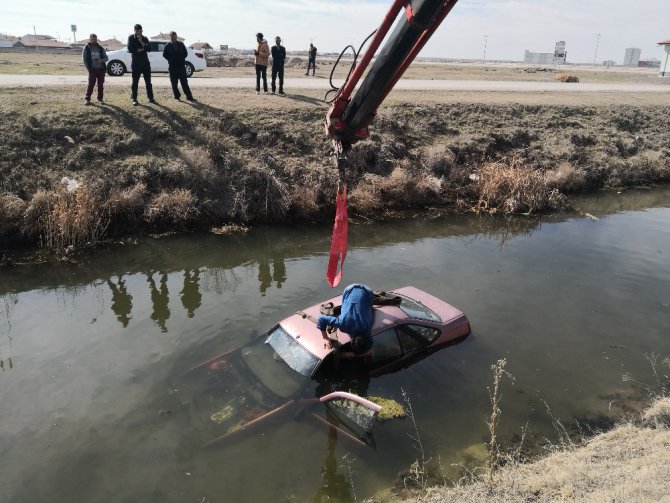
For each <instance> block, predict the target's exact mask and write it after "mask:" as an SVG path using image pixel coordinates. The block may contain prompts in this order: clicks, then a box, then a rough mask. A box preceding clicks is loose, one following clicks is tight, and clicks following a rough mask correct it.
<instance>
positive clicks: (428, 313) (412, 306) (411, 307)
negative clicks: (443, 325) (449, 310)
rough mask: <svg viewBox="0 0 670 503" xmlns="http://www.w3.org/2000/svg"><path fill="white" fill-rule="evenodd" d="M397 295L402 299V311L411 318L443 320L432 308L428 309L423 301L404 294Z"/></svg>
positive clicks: (400, 306)
mask: <svg viewBox="0 0 670 503" xmlns="http://www.w3.org/2000/svg"><path fill="white" fill-rule="evenodd" d="M396 295H398V297H400V298H401V299H402V300H401V301H400V305H399V306H398V307H399V308H400V309H402V311H403V312H404V313H405V314H406V315H407V316H409V317H410V318H416V319H417V320H426V321H442V320H440V317H439V316H438V315H437V314H435V313H434V312H433V311H432V310H431V309H428V308H427V307H426V306H424V305H423V304H422V303H421V302H418V301H416V300H414V299H410V298H409V297H405V296H404V295H400V294H396Z"/></svg>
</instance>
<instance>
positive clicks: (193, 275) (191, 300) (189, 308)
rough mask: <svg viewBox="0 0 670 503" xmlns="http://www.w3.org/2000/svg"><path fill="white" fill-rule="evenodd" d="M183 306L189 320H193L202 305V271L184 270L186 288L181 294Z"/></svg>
mask: <svg viewBox="0 0 670 503" xmlns="http://www.w3.org/2000/svg"><path fill="white" fill-rule="evenodd" d="M180 295H181V304H182V305H183V306H184V309H186V314H187V315H188V317H189V318H193V316H194V315H195V310H196V309H198V308H199V307H200V305H201V304H202V294H201V293H200V269H194V270H191V269H185V270H184V288H182V290H181V292H180Z"/></svg>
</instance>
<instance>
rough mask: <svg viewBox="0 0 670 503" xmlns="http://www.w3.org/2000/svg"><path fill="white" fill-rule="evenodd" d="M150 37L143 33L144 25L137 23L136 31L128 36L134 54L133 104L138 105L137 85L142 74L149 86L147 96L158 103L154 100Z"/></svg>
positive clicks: (152, 101)
mask: <svg viewBox="0 0 670 503" xmlns="http://www.w3.org/2000/svg"><path fill="white" fill-rule="evenodd" d="M149 51H151V45H149V39H148V38H147V37H145V36H143V35H142V25H141V24H136V25H135V33H134V34H132V35H130V36H129V37H128V52H129V53H130V54H132V65H131V68H132V73H133V83H132V85H131V87H130V90H131V97H132V99H133V106H137V104H138V102H137V86H138V84H139V82H140V76H143V77H144V84H145V85H146V87H147V97H148V98H149V102H150V103H156V100H154V90H153V87H152V86H151V64H150V63H149V54H148V53H149Z"/></svg>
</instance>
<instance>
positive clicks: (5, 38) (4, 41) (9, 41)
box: [0, 34, 18, 47]
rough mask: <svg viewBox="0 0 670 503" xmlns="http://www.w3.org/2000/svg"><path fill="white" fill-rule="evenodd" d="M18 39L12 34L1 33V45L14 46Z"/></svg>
mask: <svg viewBox="0 0 670 503" xmlns="http://www.w3.org/2000/svg"><path fill="white" fill-rule="evenodd" d="M17 40H18V39H17V38H16V37H14V36H12V35H3V34H0V47H14V43H15V42H16V41H17Z"/></svg>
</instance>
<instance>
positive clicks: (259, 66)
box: [254, 32, 270, 94]
mask: <svg viewBox="0 0 670 503" xmlns="http://www.w3.org/2000/svg"><path fill="white" fill-rule="evenodd" d="M256 42H257V45H256V50H255V51H254V55H255V56H256V94H261V77H263V91H265V94H267V93H268V73H267V72H268V60H269V59H270V46H269V45H268V42H267V40H265V39H264V38H263V34H262V33H260V32H259V33H256Z"/></svg>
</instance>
